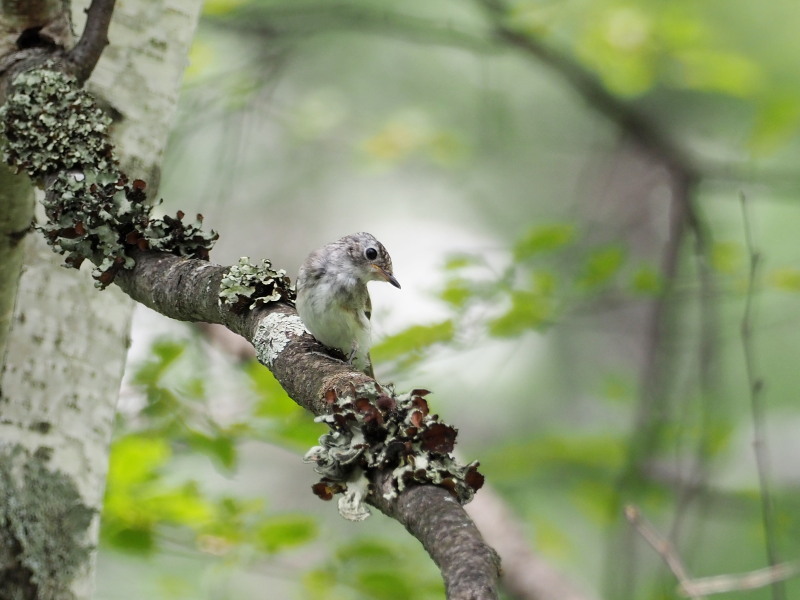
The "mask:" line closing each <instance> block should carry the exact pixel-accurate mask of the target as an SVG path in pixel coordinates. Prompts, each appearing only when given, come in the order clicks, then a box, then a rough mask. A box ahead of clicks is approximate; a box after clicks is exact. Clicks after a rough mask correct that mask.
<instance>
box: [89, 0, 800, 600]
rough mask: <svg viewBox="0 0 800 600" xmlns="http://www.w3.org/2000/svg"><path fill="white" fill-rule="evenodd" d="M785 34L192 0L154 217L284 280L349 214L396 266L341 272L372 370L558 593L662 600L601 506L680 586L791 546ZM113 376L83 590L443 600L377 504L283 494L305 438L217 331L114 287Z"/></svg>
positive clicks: (665, 594)
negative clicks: (90, 582) (498, 502)
mask: <svg viewBox="0 0 800 600" xmlns="http://www.w3.org/2000/svg"><path fill="white" fill-rule="evenodd" d="M798 25H800V7H798V5H797V3H796V2H795V1H794V0H772V1H771V2H769V3H753V2H748V1H746V0H707V1H706V2H703V3H698V2H694V1H691V0H673V1H672V2H668V3H665V2H661V1H659V0H638V1H635V2H634V1H623V0H566V1H555V0H521V1H517V2H507V3H501V2H498V1H495V0H467V1H466V2H465V1H459V2H456V1H452V0H435V1H431V0H425V1H423V0H406V1H405V2H403V3H402V4H400V5H388V4H386V3H384V2H377V1H375V0H346V1H343V2H324V1H321V0H316V1H313V0H291V1H290V0H282V1H280V0H278V1H272V0H227V1H226V0H211V1H208V2H206V4H205V12H204V18H203V21H202V22H201V26H200V29H199V31H198V34H197V37H196V41H195V44H194V47H193V49H192V53H191V56H190V61H191V62H190V65H189V67H188V70H187V72H186V76H185V83H184V90H183V93H182V97H181V101H180V106H179V111H178V114H177V117H176V125H175V128H174V131H173V133H172V138H171V142H170V146H169V149H168V155H167V157H166V160H165V163H164V166H163V173H162V181H161V188H160V195H161V196H162V197H163V199H164V202H163V204H162V205H161V206H160V207H159V209H158V210H163V211H164V212H168V213H174V212H175V211H177V210H179V209H180V210H183V211H185V212H186V213H187V214H192V213H195V212H199V213H202V214H203V215H204V217H205V225H206V226H207V227H208V228H212V229H214V230H216V231H218V232H219V233H220V240H219V242H218V243H217V246H216V248H215V251H214V252H213V254H212V259H213V260H214V261H215V262H217V263H220V264H231V263H234V262H236V261H237V260H238V258H239V257H240V256H249V257H250V258H251V259H253V260H254V261H258V260H260V259H262V258H269V259H270V260H271V261H272V263H273V265H275V266H276V267H279V268H284V269H286V271H287V273H288V274H289V275H290V276H291V277H292V278H294V277H295V275H296V273H297V269H298V267H299V265H300V264H301V262H302V261H303V260H304V258H305V257H306V255H307V254H308V253H309V252H310V251H311V250H313V249H315V248H317V247H319V246H321V245H323V244H325V243H327V242H330V241H332V240H335V239H337V238H339V237H341V236H343V235H346V234H348V233H352V232H356V231H369V232H371V233H372V234H374V235H375V236H376V237H377V238H378V239H380V240H381V241H382V242H383V243H384V245H385V246H386V247H387V249H388V250H389V252H390V253H391V255H392V259H393V262H394V266H395V274H396V276H397V278H398V279H399V280H400V282H401V283H402V286H403V287H402V290H397V289H395V288H393V287H391V286H382V285H380V284H372V286H373V287H372V288H371V290H372V302H373V307H374V310H373V318H372V321H373V338H374V339H373V341H374V344H375V346H374V348H373V352H372V355H373V359H374V362H375V364H376V374H377V376H378V379H379V380H381V381H383V382H394V384H395V385H396V388H397V389H398V390H399V391H404V390H407V389H410V388H414V387H423V388H427V389H430V390H433V395H431V396H430V397H429V400H430V402H431V405H432V407H433V409H434V410H435V412H438V413H439V414H440V415H441V416H442V418H443V419H444V420H446V421H447V422H449V423H451V424H453V425H455V426H456V427H457V428H458V429H459V444H458V448H459V453H460V455H461V457H462V458H463V459H464V460H466V461H470V460H480V462H481V465H482V466H481V471H482V472H483V473H484V475H485V476H486V479H487V483H488V484H489V485H490V486H491V487H492V488H493V490H494V491H495V492H497V493H498V494H499V496H500V497H501V498H502V500H503V501H504V502H505V503H506V504H507V508H508V510H509V512H508V514H507V517H508V518H509V519H510V525H511V528H512V529H513V530H514V531H515V532H516V533H517V534H518V535H521V536H523V538H524V539H525V540H526V542H527V544H528V546H529V548H530V551H531V552H532V553H534V554H535V556H536V558H537V560H541V561H543V562H544V563H546V564H548V565H549V566H551V567H552V568H553V569H555V570H557V571H559V572H560V573H562V575H563V576H564V577H565V578H567V580H569V581H570V582H572V584H573V585H574V586H575V587H576V588H577V589H579V590H581V591H582V592H583V593H585V597H586V598H601V597H602V598H607V599H614V600H624V599H637V600H638V599H663V598H677V597H680V596H679V594H678V592H677V591H676V587H677V582H676V580H675V577H674V576H673V575H672V574H671V573H670V572H669V570H668V569H667V568H666V567H665V566H664V565H663V564H662V562H661V561H660V559H659V557H658V555H657V554H656V552H655V551H654V550H653V549H652V548H651V547H650V546H648V544H647V543H646V542H645V541H644V539H643V537H642V536H641V535H640V533H639V532H637V530H636V529H635V528H633V527H632V526H631V525H630V524H629V523H628V522H627V521H626V520H625V518H624V516H623V509H624V507H625V506H628V505H634V506H636V507H638V508H639V509H640V510H641V513H642V514H643V515H644V516H645V517H646V518H647V519H648V521H649V522H651V523H652V524H653V527H655V528H656V529H657V530H658V531H659V532H660V533H661V535H664V536H666V537H668V538H669V539H670V540H671V541H672V543H673V544H674V546H675V551H676V553H677V554H678V555H679V556H680V557H681V559H682V560H683V562H684V563H685V564H686V566H687V568H688V570H689V572H691V573H692V574H693V575H695V576H709V575H718V574H731V573H737V572H743V571H748V570H753V569H758V568H762V567H765V566H767V565H768V564H769V563H770V561H771V562H773V563H778V562H782V561H788V560H796V559H798V558H800V542H798V540H799V539H800V535H799V534H800V520H799V519H798V515H800V497H798V487H800V410H799V409H800V407H798V402H797V391H796V390H797V389H798V384H800V373H799V372H798V369H797V360H798V341H797V340H798V332H799V331H800V303H799V302H798V301H799V300H800V295H798V294H799V293H800V246H799V245H798V243H797V231H798V228H799V227H800V205H799V204H798V202H797V195H798V192H799V191H800V174H798V171H797V166H796V165H797V162H798V159H799V158H800V143H799V142H800V139H799V138H798V135H797V134H798V125H799V124H800V76H798V71H797V59H796V57H797V55H798V52H800V41H798V38H797V35H796V32H797V28H798ZM125 381H126V382H125V384H124V386H123V389H122V395H121V401H120V402H121V404H120V412H119V419H118V421H119V422H118V428H117V429H118V431H117V436H116V438H115V441H114V446H113V452H112V464H111V470H110V475H109V484H108V491H107V500H106V507H105V513H104V515H103V536H102V537H103V545H102V547H101V552H100V556H99V563H100V568H99V580H98V591H97V597H98V598H103V599H108V600H116V599H120V600H122V599H126V598H135V597H150V598H164V599H173V598H174V599H183V598H194V599H205V598H208V599H217V598H220V599H222V598H226V599H227V598H257V597H269V598H326V599H342V600H350V599H359V600H360V599H402V598H409V599H411V598H413V599H426V598H443V597H444V592H443V586H442V584H441V581H440V579H439V576H438V571H437V570H436V568H435V566H434V565H433V564H432V562H431V561H430V560H429V559H428V557H427V555H426V554H425V553H424V550H423V549H422V548H421V546H420V545H419V544H418V543H417V542H416V541H415V540H413V539H412V538H410V537H409V536H408V535H407V534H406V532H405V531H404V530H403V529H402V527H401V526H400V525H398V524H397V523H395V522H393V521H390V520H388V519H386V518H384V517H383V516H382V515H379V514H375V515H373V517H372V518H370V519H369V520H367V521H366V522H364V523H360V524H352V523H347V522H345V521H343V520H342V519H341V518H340V517H339V515H338V514H337V511H336V506H335V504H334V503H325V502H321V501H320V500H318V499H317V498H316V497H315V496H314V495H313V494H312V493H311V490H310V486H311V485H312V484H313V483H314V482H316V481H317V476H316V475H315V473H314V471H313V469H312V467H311V466H309V465H306V464H303V463H302V461H301V457H302V455H303V453H304V452H305V451H306V450H307V449H308V448H309V447H310V446H312V445H314V444H315V442H316V439H317V437H318V436H319V435H321V434H322V433H323V432H324V428H323V426H322V425H320V424H316V423H314V422H313V419H312V418H311V417H310V416H309V415H307V414H305V413H303V411H302V410H301V409H299V408H297V407H296V406H295V405H294V404H293V403H292V402H291V400H289V399H288V398H287V397H286V396H285V394H284V393H283V392H282V390H281V388H280V386H279V385H278V384H277V383H276V382H275V381H274V379H272V377H271V375H270V374H269V373H268V371H266V369H264V368H262V367H260V366H258V365H257V364H254V363H253V362H252V358H251V357H250V355H249V350H248V348H247V347H246V344H243V343H242V342H241V341H240V340H239V339H237V338H232V337H231V336H229V335H226V334H225V332H223V331H220V330H219V329H216V328H211V327H205V326H196V325H194V326H193V325H186V324H179V323H175V322H171V321H169V320H167V319H165V318H163V317H160V316H159V315H156V314H155V313H152V312H149V311H148V310H147V309H144V308H140V309H139V312H138V313H137V316H136V319H135V324H134V331H133V343H132V346H131V351H130V359H129V365H128V374H127V376H126V380H125ZM479 495H480V494H479ZM488 534H489V532H487V535H488ZM123 584H124V585H123ZM507 594H508V595H507V596H506V597H507V598H534V597H542V596H536V595H533V594H534V593H533V592H530V595H525V594H524V590H523V591H520V590H507ZM797 594H800V582H798V581H797V580H790V581H788V582H786V583H780V584H775V585H773V586H767V587H764V588H762V589H758V590H751V591H743V590H738V591H735V592H730V593H728V594H723V595H722V596H720V597H736V598H743V599H761V598H764V599H766V598H774V599H780V598H792V597H796V596H797ZM551 597H552V596H551Z"/></svg>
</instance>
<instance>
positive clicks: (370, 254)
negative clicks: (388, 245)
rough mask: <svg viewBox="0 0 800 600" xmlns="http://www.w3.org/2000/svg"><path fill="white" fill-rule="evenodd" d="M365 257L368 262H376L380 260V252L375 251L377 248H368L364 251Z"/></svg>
mask: <svg viewBox="0 0 800 600" xmlns="http://www.w3.org/2000/svg"><path fill="white" fill-rule="evenodd" d="M364 256H366V257H367V259H368V260H375V259H376V258H378V251H377V250H375V248H367V249H366V250H364Z"/></svg>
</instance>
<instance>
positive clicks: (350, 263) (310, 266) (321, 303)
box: [296, 232, 400, 377]
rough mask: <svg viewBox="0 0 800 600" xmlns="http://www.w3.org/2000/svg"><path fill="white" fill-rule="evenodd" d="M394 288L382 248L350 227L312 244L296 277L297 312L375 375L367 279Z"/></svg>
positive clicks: (311, 327) (331, 344) (328, 341)
mask: <svg viewBox="0 0 800 600" xmlns="http://www.w3.org/2000/svg"><path fill="white" fill-rule="evenodd" d="M370 281H388V282H389V283H391V284H392V285H393V286H395V287H397V288H399V287H400V284H399V283H398V281H397V279H395V277H394V274H393V273H392V259H391V258H390V257H389V253H388V252H386V248H384V247H383V244H381V243H380V242H379V241H378V240H376V239H375V237H374V236H373V235H371V234H369V233H363V232H362V233H354V234H352V235H346V236H345V237H343V238H341V239H340V240H336V241H335V242H331V243H330V244H327V245H325V246H323V247H322V248H319V249H317V250H314V251H313V252H312V253H311V254H309V255H308V258H307V259H306V260H305V262H304V263H303V266H301V267H300V274H299V275H298V277H297V302H296V306H297V313H298V314H299V315H300V318H301V319H302V320H303V323H304V324H305V326H306V328H308V330H309V331H310V332H311V334H312V335H313V336H314V337H315V338H317V340H319V341H320V342H322V343H323V344H325V345H326V346H328V347H329V348H336V349H337V350H340V351H341V352H342V353H343V354H344V355H345V356H347V359H348V362H350V364H352V365H353V366H354V367H355V368H356V369H358V370H359V371H362V372H363V373H366V374H367V375H369V376H370V377H374V375H373V372H372V364H371V362H370V358H369V345H370V324H369V319H370V315H371V314H372V303H371V302H370V299H369V291H368V290H367V283H368V282H370Z"/></svg>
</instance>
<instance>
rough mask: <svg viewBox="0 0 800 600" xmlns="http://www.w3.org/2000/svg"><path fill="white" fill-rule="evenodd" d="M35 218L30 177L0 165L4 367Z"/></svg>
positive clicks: (0, 309) (0, 333)
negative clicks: (26, 242)
mask: <svg viewBox="0 0 800 600" xmlns="http://www.w3.org/2000/svg"><path fill="white" fill-rule="evenodd" d="M32 219H33V188H32V187H31V183H30V181H29V180H28V178H27V177H25V176H24V175H14V174H13V173H12V172H11V170H10V169H9V168H8V167H6V166H5V165H0V364H2V362H3V361H4V357H5V354H6V352H5V350H6V341H7V339H8V331H9V328H10V326H11V316H12V314H13V312H14V300H15V298H16V296H17V286H18V284H19V275H20V272H21V270H22V259H23V256H24V254H23V248H24V245H23V244H22V240H23V239H25V235H26V234H27V233H28V231H29V230H30V225H31V220H32Z"/></svg>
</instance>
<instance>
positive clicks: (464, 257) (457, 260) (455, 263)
mask: <svg viewBox="0 0 800 600" xmlns="http://www.w3.org/2000/svg"><path fill="white" fill-rule="evenodd" d="M482 264H485V261H484V260H483V257H482V256H480V255H478V254H452V255H450V256H448V257H447V260H446V261H445V263H444V270H445V271H457V270H458V269H463V268H464V267H471V266H475V265H482Z"/></svg>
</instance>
